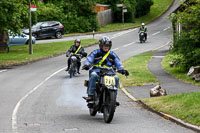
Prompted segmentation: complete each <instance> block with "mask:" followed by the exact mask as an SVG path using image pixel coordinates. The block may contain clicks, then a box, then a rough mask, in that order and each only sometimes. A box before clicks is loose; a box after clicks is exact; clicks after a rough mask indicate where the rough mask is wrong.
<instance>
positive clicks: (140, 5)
mask: <svg viewBox="0 0 200 133" xmlns="http://www.w3.org/2000/svg"><path fill="white" fill-rule="evenodd" d="M152 5H153V1H152V0H137V6H136V14H135V17H136V18H138V17H141V16H144V15H146V14H147V13H149V12H150V8H151V6H152Z"/></svg>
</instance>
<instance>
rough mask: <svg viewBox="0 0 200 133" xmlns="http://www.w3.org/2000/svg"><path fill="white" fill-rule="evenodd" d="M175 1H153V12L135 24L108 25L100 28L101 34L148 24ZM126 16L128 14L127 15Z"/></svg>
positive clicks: (136, 20)
mask: <svg viewBox="0 0 200 133" xmlns="http://www.w3.org/2000/svg"><path fill="white" fill-rule="evenodd" d="M173 1H174V0H153V2H154V4H153V5H152V6H151V11H150V13H148V14H147V15H145V16H143V17H140V18H136V19H135V23H124V24H122V23H114V24H108V25H106V26H103V27H101V28H100V30H99V31H100V32H105V31H114V30H121V29H128V28H133V27H137V26H140V25H141V23H148V22H151V21H152V20H154V19H155V18H157V17H158V16H160V15H162V14H163V13H164V12H165V11H166V10H167V9H168V7H169V6H170V5H171V4H172V2H173ZM125 15H126V14H125Z"/></svg>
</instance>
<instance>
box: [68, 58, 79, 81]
mask: <svg viewBox="0 0 200 133" xmlns="http://www.w3.org/2000/svg"><path fill="white" fill-rule="evenodd" d="M81 57H82V56H81V54H71V55H70V57H69V58H70V60H71V64H70V67H69V71H68V73H69V75H70V78H72V77H73V76H75V75H76V74H77V72H78V61H79V60H80V59H81Z"/></svg>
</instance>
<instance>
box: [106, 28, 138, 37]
mask: <svg viewBox="0 0 200 133" xmlns="http://www.w3.org/2000/svg"><path fill="white" fill-rule="evenodd" d="M135 30H137V28H135V29H130V30H127V31H122V32H119V33H117V34H114V35H113V37H111V38H110V39H113V38H116V37H119V36H122V35H124V34H127V33H129V32H132V31H135Z"/></svg>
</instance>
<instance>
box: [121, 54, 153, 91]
mask: <svg viewBox="0 0 200 133" xmlns="http://www.w3.org/2000/svg"><path fill="white" fill-rule="evenodd" d="M151 56H153V53H143V54H139V55H136V56H133V57H131V58H129V59H127V60H126V61H124V62H123V65H124V66H125V69H127V70H128V71H129V73H130V75H129V76H128V77H127V78H126V77H124V75H120V74H118V75H119V78H120V82H121V83H122V84H123V86H124V87H127V86H138V85H144V84H146V83H152V82H157V79H156V77H155V76H154V75H153V74H152V73H151V72H149V71H148V69H147V63H148V61H149V60H150V59H151Z"/></svg>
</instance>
